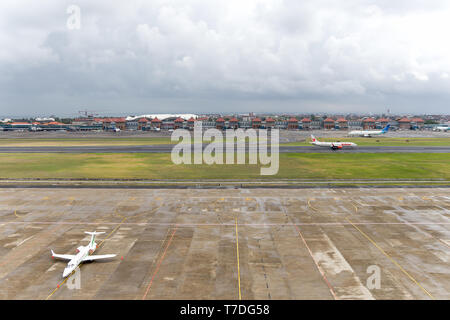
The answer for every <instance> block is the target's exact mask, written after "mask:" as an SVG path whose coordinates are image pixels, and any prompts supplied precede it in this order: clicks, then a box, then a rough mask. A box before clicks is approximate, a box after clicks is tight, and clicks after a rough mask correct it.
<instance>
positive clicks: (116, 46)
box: [0, 0, 450, 117]
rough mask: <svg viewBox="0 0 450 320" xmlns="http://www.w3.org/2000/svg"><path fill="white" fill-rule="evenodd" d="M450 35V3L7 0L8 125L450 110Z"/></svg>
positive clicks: (2, 57)
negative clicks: (20, 120) (87, 117)
mask: <svg viewBox="0 0 450 320" xmlns="http://www.w3.org/2000/svg"><path fill="white" fill-rule="evenodd" d="M78 12H79V14H78ZM449 30H450V1H446V0H442V1H441V0H424V1H419V0H395V1H391V0H379V1H376V0H371V1H369V0H345V1H335V0H311V1H301V0H245V1H243V0H217V1H216V0H203V1H199V0H173V1H159V0H152V1H145V0H128V1H111V0H108V1H107V0H96V1H91V0H86V1H80V0H71V1H64V0H40V1H32V0H27V1H25V0H13V1H11V0H2V1H1V2H0V117H2V116H49V115H57V116H61V117H70V116H76V115H77V114H78V111H79V110H85V109H87V110H91V111H94V112H96V113H98V114H100V115H111V114H115V115H130V114H131V115H132V114H142V113H171V112H178V113H204V112H208V113H213V112H218V113H220V112H226V113H231V112H236V113H244V112H286V113H289V112H292V113H303V112H304V113H310V112H325V113H335V114H338V113H348V112H355V113H365V112H372V113H385V112H386V111H387V109H390V111H391V113H397V114H400V113H405V114H408V113H410V114H414V113H415V114H423V113H450V112H449V110H450V107H449V106H450V41H449V40H448V39H449V35H448V33H449Z"/></svg>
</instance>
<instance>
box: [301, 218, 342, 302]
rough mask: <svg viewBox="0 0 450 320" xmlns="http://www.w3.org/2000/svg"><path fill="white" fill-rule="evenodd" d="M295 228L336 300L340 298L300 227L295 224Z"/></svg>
mask: <svg viewBox="0 0 450 320" xmlns="http://www.w3.org/2000/svg"><path fill="white" fill-rule="evenodd" d="M294 227H295V229H296V230H297V233H298V234H299V235H300V238H301V239H302V241H303V243H304V245H305V247H306V249H307V250H308V252H309V255H310V256H311V258H312V260H313V262H314V264H315V265H316V267H317V269H318V270H319V272H320V274H321V276H322V279H323V281H324V282H325V283H326V285H327V287H328V289H329V290H330V293H331V295H332V296H333V298H334V300H338V297H337V296H336V293H335V292H334V289H333V286H332V285H331V283H330V281H328V279H327V276H326V275H325V272H324V271H323V270H322V268H321V267H320V265H319V263H318V262H317V261H316V259H315V258H314V256H313V254H312V251H311V249H310V248H309V246H308V243H307V242H306V240H305V238H304V237H303V235H302V233H301V232H300V229H299V228H298V226H297V225H295V224H294Z"/></svg>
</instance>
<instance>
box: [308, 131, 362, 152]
mask: <svg viewBox="0 0 450 320" xmlns="http://www.w3.org/2000/svg"><path fill="white" fill-rule="evenodd" d="M311 144H313V145H315V146H318V147H328V148H331V150H333V151H335V150H339V149H342V148H344V147H356V146H358V145H357V144H356V143H353V142H320V141H319V140H317V139H316V137H314V136H313V135H311Z"/></svg>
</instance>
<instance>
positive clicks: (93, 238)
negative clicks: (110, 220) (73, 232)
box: [84, 231, 104, 245]
mask: <svg viewBox="0 0 450 320" xmlns="http://www.w3.org/2000/svg"><path fill="white" fill-rule="evenodd" d="M84 233H86V234H90V235H91V242H90V245H94V241H95V236H96V235H97V234H103V233H104V232H97V231H94V232H89V231H85V232H84Z"/></svg>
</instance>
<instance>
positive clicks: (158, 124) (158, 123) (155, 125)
mask: <svg viewBox="0 0 450 320" xmlns="http://www.w3.org/2000/svg"><path fill="white" fill-rule="evenodd" d="M150 123H151V124H150V126H151V127H152V129H157V128H158V129H161V123H162V121H161V120H159V119H158V117H155V118H154V119H152V120H151V121H150Z"/></svg>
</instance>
